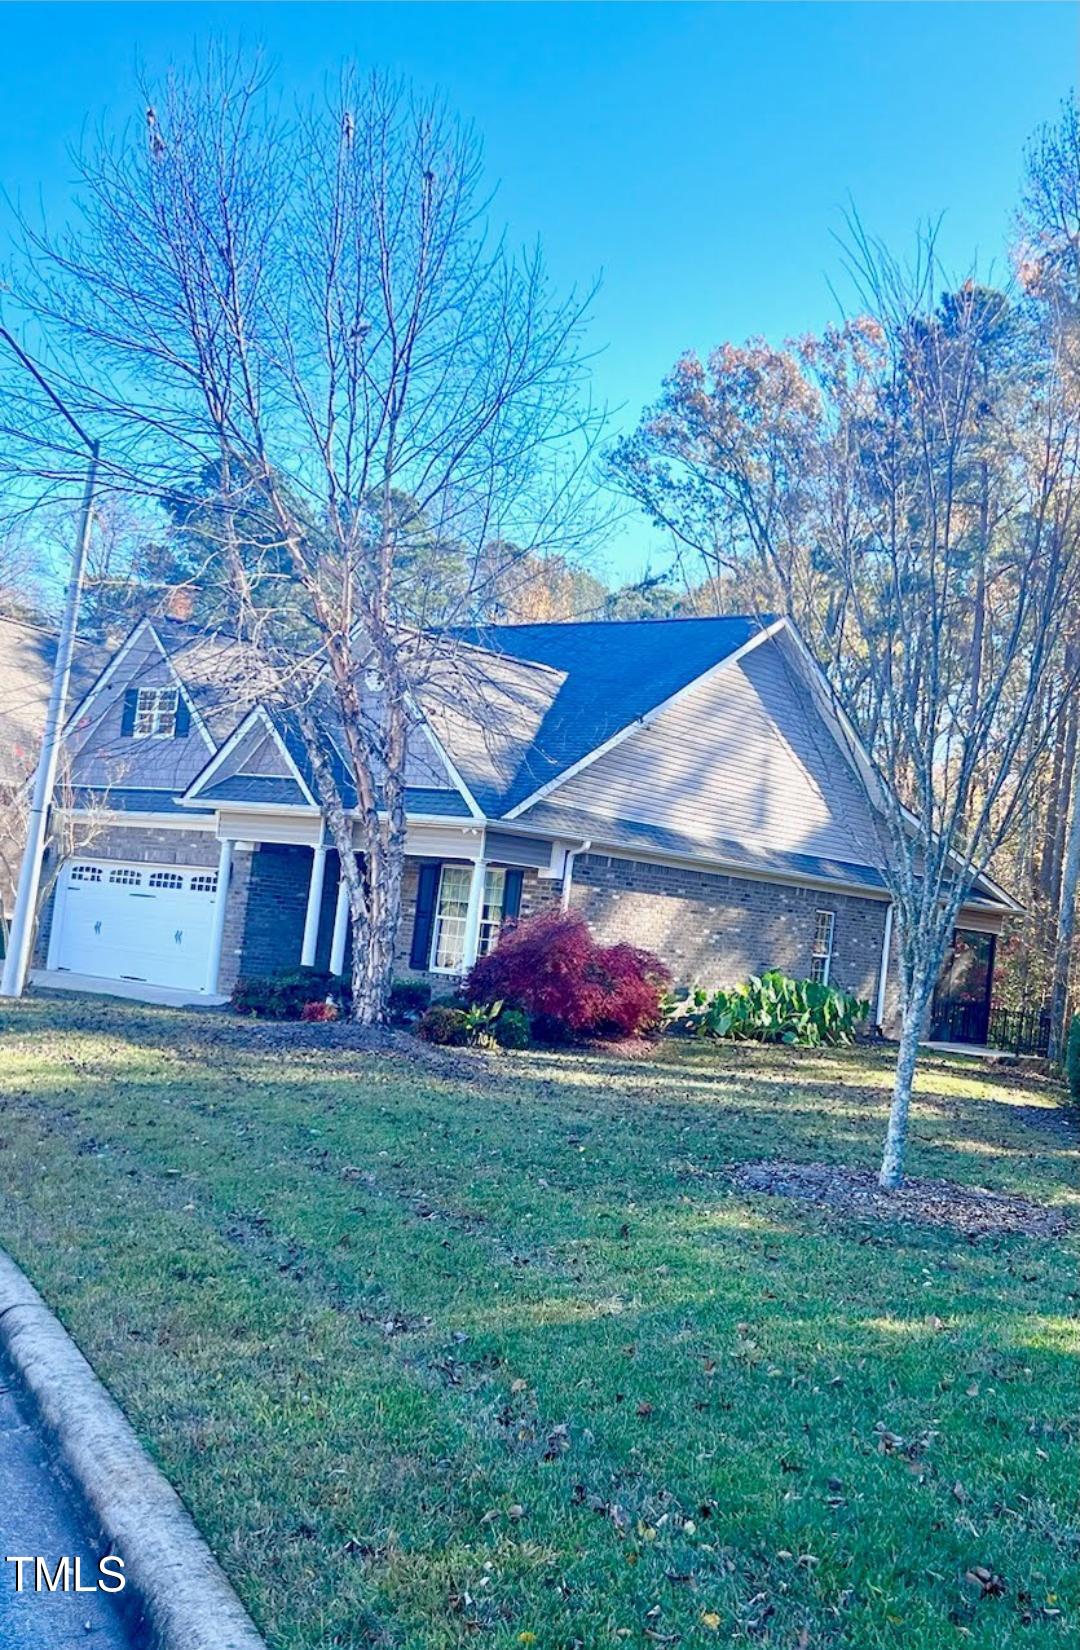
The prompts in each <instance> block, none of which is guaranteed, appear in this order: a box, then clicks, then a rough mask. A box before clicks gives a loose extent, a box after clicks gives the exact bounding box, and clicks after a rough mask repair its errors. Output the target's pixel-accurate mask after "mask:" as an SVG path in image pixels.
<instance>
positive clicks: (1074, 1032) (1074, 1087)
mask: <svg viewBox="0 0 1080 1650" xmlns="http://www.w3.org/2000/svg"><path fill="white" fill-rule="evenodd" d="M1065 1078H1066V1081H1067V1082H1068V1085H1069V1093H1070V1094H1071V1095H1072V1097H1073V1099H1074V1100H1080V1014H1074V1015H1073V1017H1072V1019H1071V1020H1070V1021H1069V1036H1068V1040H1067V1041H1066V1044H1065Z"/></svg>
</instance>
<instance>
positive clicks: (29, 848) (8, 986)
mask: <svg viewBox="0 0 1080 1650" xmlns="http://www.w3.org/2000/svg"><path fill="white" fill-rule="evenodd" d="M0 338H3V340H4V342H5V343H7V344H9V345H10V347H11V348H12V349H13V350H14V351H15V354H16V355H17V356H18V357H19V359H20V360H21V361H22V362H23V365H24V366H26V367H27V368H28V369H29V371H30V372H32V373H33V375H34V377H35V378H36V379H37V381H38V383H39V384H40V385H41V387H42V388H43V389H44V390H45V392H46V394H47V395H48V396H49V398H50V400H51V401H53V402H54V403H55V405H56V406H57V407H58V408H59V410H60V411H61V412H62V413H63V415H64V417H65V418H66V419H67V421H68V423H69V424H70V425H71V426H72V428H73V429H74V430H75V431H76V432H77V433H78V435H79V436H80V438H81V439H82V440H83V441H84V442H85V443H86V445H87V447H89V449H90V465H89V468H88V470H87V472H86V487H85V489H84V491H83V502H82V512H81V514H80V517H79V537H78V542H77V543H76V546H75V555H74V559H73V561H72V564H71V577H70V579H69V580H68V587H67V599H66V601H65V602H64V617H63V620H62V622H61V625H60V635H59V637H58V639H57V644H56V663H55V664H54V666H53V679H52V689H51V691H50V693H49V708H48V710H47V711H46V714H45V732H44V734H43V736H42V741H41V755H40V756H39V758H38V765H37V773H36V774H35V775H34V791H33V797H32V800H31V803H30V818H29V821H28V822H27V830H26V847H25V848H24V850H23V858H22V867H21V869H20V871H19V888H18V892H17V894H16V895H15V911H14V914H13V916H12V919H11V933H10V935H9V937H8V950H7V956H6V958H5V959H4V973H3V979H2V981H0V997H21V996H22V994H23V989H24V987H25V985H26V974H27V969H28V968H29V965H30V947H31V943H32V941H33V937H34V916H35V913H36V911H37V901H38V890H39V889H40V887H41V860H42V855H43V853H44V849H45V832H46V829H47V827H48V822H49V809H50V807H51V806H52V796H53V786H54V784H55V783H56V765H57V762H58V761H59V758H60V739H61V736H62V734H63V731H64V711H65V707H66V705H67V691H68V679H69V677H70V676H71V655H72V652H73V651H74V647H75V631H76V628H77V626H78V622H79V602H80V600H81V598H82V587H83V576H84V574H85V572H86V557H87V553H88V551H89V549H90V527H91V522H92V519H93V512H94V488H95V486H96V485H97V468H98V444H97V442H96V441H91V440H90V437H89V436H88V435H87V434H86V432H85V430H83V429H82V428H81V427H80V425H79V424H77V423H76V422H75V419H74V418H72V416H71V414H70V413H69V412H68V410H67V408H66V407H65V406H64V404H63V402H62V401H61V400H60V398H59V396H58V395H56V394H55V393H54V391H53V390H51V389H50V388H49V386H48V384H46V382H45V380H44V379H43V378H42V376H41V374H40V372H39V371H38V369H37V368H36V366H35V365H34V363H33V362H32V361H31V360H30V358H29V356H28V355H26V354H25V352H24V351H23V350H22V349H21V348H20V346H19V345H18V344H17V343H16V342H15V340H14V338H12V336H11V334H10V333H9V332H7V331H6V330H5V329H4V328H0Z"/></svg>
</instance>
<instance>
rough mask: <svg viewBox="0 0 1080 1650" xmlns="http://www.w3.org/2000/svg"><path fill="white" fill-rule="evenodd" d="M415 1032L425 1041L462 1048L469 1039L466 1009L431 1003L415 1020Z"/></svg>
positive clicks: (447, 1004)
mask: <svg viewBox="0 0 1080 1650" xmlns="http://www.w3.org/2000/svg"><path fill="white" fill-rule="evenodd" d="M416 1033H417V1036H418V1037H422V1038H423V1039H424V1041H425V1043H441V1044H443V1045H446V1046H449V1047H451V1048H464V1046H465V1044H466V1043H467V1042H468V1040H469V1033H468V1025H467V1018H466V1011H465V1009H463V1008H452V1007H451V1006H450V1004H449V1003H432V1005H431V1007H430V1008H429V1009H428V1010H427V1012H426V1013H425V1014H422V1015H421V1016H420V1019H419V1020H418V1021H417V1024H416Z"/></svg>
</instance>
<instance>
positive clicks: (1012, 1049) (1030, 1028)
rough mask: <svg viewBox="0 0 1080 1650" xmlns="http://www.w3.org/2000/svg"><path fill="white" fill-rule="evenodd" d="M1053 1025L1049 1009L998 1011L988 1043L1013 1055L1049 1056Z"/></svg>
mask: <svg viewBox="0 0 1080 1650" xmlns="http://www.w3.org/2000/svg"><path fill="white" fill-rule="evenodd" d="M1050 1024H1051V1018H1050V1011H1049V1009H1046V1008H995V1009H992V1010H991V1012H990V1025H989V1027H988V1029H987V1035H986V1041H987V1043H988V1044H989V1046H990V1047H991V1048H1000V1049H1003V1050H1004V1051H1005V1052H1006V1053H1009V1054H1044V1055H1045V1054H1049V1052H1050Z"/></svg>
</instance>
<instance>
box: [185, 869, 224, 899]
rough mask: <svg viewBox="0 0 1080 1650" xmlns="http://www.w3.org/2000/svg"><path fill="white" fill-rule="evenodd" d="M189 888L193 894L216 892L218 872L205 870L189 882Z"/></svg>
mask: <svg viewBox="0 0 1080 1650" xmlns="http://www.w3.org/2000/svg"><path fill="white" fill-rule="evenodd" d="M188 888H189V889H190V890H191V892H192V893H193V894H216V893H217V872H216V871H205V872H203V873H202V875H200V876H197V877H192V879H191V881H190V882H189V883H188Z"/></svg>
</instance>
